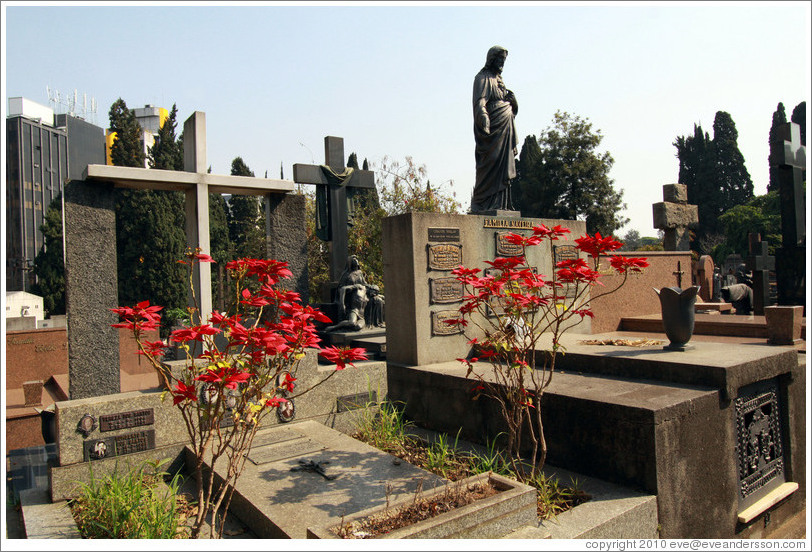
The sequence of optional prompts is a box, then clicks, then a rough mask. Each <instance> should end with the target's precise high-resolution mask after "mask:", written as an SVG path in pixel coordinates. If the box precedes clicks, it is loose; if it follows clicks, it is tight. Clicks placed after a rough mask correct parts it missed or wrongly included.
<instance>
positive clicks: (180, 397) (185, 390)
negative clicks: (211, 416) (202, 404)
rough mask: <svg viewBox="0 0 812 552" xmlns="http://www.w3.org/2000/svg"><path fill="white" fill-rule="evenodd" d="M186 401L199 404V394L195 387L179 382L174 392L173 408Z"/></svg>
mask: <svg viewBox="0 0 812 552" xmlns="http://www.w3.org/2000/svg"><path fill="white" fill-rule="evenodd" d="M186 399H189V400H190V401H195V402H197V393H196V392H195V388H194V386H193V385H186V384H185V383H183V382H182V381H179V382H178V383H177V385H175V388H174V389H173V390H172V404H173V406H174V405H177V404H178V403H179V402H183V401H184V400H186Z"/></svg>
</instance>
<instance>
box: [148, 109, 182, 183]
mask: <svg viewBox="0 0 812 552" xmlns="http://www.w3.org/2000/svg"><path fill="white" fill-rule="evenodd" d="M177 116H178V107H177V104H172V111H171V112H170V113H169V117H168V118H167V119H166V120H165V121H164V124H163V125H161V128H160V130H159V131H158V135H157V136H156V137H155V143H154V144H153V145H152V147H150V148H148V153H149V155H148V157H149V166H150V168H152V169H166V170H170V171H182V170H183V142H181V141H178V140H177V139H176V138H175V128H176V127H177V126H178V122H177Z"/></svg>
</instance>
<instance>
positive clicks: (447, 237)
mask: <svg viewBox="0 0 812 552" xmlns="http://www.w3.org/2000/svg"><path fill="white" fill-rule="evenodd" d="M429 241H430V242H458V241H460V229H459V228H429Z"/></svg>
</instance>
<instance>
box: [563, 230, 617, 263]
mask: <svg viewBox="0 0 812 552" xmlns="http://www.w3.org/2000/svg"><path fill="white" fill-rule="evenodd" d="M575 243H577V244H578V249H580V250H581V251H583V252H584V253H589V254H590V255H592V256H593V257H595V258H597V257H600V256H601V255H603V254H604V253H607V252H609V251H615V250H617V249H620V248H621V247H623V243H621V242H619V241H617V240H614V239H612V236H607V237H605V238H604V237H602V236H601V233H600V232H595V235H594V236H590V235H586V236H581V237H580V238H578V239H577V240H575Z"/></svg>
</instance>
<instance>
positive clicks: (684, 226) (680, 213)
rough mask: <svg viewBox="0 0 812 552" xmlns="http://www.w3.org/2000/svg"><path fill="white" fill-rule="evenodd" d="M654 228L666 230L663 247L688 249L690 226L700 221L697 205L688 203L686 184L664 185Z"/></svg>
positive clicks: (655, 213)
mask: <svg viewBox="0 0 812 552" xmlns="http://www.w3.org/2000/svg"><path fill="white" fill-rule="evenodd" d="M652 207H653V211H654V228H657V229H659V230H663V231H665V237H664V238H663V249H665V250H666V251H688V250H689V249H690V246H691V235H690V233H689V231H688V230H689V229H690V228H694V227H696V225H697V224H698V223H699V210H698V209H697V206H696V205H688V188H687V186H685V185H684V184H666V185H665V186H663V201H662V202H660V203H655V204H654V205H653V206H652Z"/></svg>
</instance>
